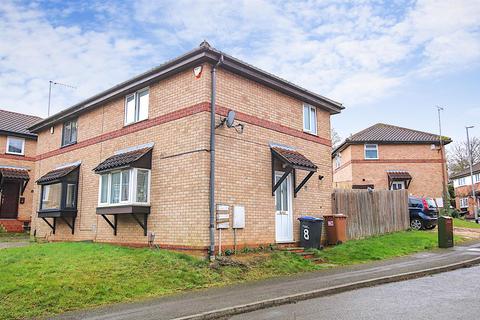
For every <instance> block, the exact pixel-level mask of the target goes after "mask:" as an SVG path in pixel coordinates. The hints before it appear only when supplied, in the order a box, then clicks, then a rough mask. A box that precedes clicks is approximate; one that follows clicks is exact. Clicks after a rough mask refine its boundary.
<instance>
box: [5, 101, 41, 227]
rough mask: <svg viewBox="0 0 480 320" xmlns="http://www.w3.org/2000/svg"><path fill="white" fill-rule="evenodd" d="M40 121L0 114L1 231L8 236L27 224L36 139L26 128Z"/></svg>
mask: <svg viewBox="0 0 480 320" xmlns="http://www.w3.org/2000/svg"><path fill="white" fill-rule="evenodd" d="M40 120H41V118H39V117H36V116H31V115H27V114H22V113H17V112H11V111H6V110H0V228H2V229H4V230H6V231H9V232H21V231H23V230H24V227H28V226H29V224H30V217H31V214H32V208H33V192H34V183H33V182H31V181H30V180H33V179H34V178H35V171H34V170H35V162H34V161H35V153H36V144H37V135H36V134H34V133H32V132H30V131H29V130H28V129H27V128H28V127H30V126H31V125H33V124H34V123H36V122H38V121H40Z"/></svg>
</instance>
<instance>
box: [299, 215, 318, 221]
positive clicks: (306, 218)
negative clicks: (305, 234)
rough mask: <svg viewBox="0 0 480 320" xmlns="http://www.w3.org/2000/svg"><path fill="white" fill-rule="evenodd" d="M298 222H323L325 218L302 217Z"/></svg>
mask: <svg viewBox="0 0 480 320" xmlns="http://www.w3.org/2000/svg"><path fill="white" fill-rule="evenodd" d="M298 220H300V221H323V218H316V217H310V216H302V217H299V218H298Z"/></svg>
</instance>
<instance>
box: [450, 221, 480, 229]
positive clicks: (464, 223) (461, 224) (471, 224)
mask: <svg viewBox="0 0 480 320" xmlns="http://www.w3.org/2000/svg"><path fill="white" fill-rule="evenodd" d="M453 226H454V227H459V228H469V229H480V224H478V223H475V222H474V221H468V220H464V219H459V218H454V219H453Z"/></svg>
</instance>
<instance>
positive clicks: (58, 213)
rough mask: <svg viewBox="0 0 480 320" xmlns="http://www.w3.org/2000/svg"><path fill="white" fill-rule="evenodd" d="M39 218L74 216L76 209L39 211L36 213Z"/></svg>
mask: <svg viewBox="0 0 480 320" xmlns="http://www.w3.org/2000/svg"><path fill="white" fill-rule="evenodd" d="M37 213H38V217H39V218H59V217H64V216H76V215H77V209H41V210H38V211H37Z"/></svg>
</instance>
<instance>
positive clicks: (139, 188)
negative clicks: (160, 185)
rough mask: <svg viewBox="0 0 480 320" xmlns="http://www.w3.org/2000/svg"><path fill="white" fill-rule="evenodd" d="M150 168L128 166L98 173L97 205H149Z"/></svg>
mask: <svg viewBox="0 0 480 320" xmlns="http://www.w3.org/2000/svg"><path fill="white" fill-rule="evenodd" d="M149 188H150V170H148V169H140V168H129V169H123V170H118V171H111V172H107V173H103V174H101V175H100V188H99V190H100V194H99V206H115V205H126V204H135V205H149V202H150V199H149V191H150V190H149Z"/></svg>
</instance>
